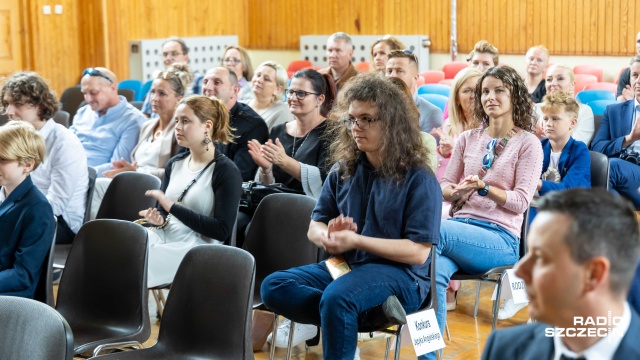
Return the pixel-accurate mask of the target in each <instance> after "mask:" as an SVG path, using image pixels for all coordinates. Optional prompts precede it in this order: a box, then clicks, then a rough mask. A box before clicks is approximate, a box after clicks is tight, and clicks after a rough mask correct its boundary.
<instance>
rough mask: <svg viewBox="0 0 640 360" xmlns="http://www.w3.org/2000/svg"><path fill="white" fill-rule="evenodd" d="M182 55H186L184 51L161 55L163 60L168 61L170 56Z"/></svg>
mask: <svg viewBox="0 0 640 360" xmlns="http://www.w3.org/2000/svg"><path fill="white" fill-rule="evenodd" d="M180 55H184V53H183V52H182V51H181V52H177V51H171V52H163V53H161V54H160V57H161V58H163V59H166V58H168V57H169V56H172V57H178V56H180Z"/></svg>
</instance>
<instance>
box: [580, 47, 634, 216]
mask: <svg viewBox="0 0 640 360" xmlns="http://www.w3.org/2000/svg"><path fill="white" fill-rule="evenodd" d="M629 69H630V70H631V71H630V82H631V89H632V90H633V93H634V98H633V99H631V100H629V101H625V102H622V103H618V104H613V105H609V106H607V109H606V110H605V112H604V116H603V117H602V121H601V122H600V127H599V128H598V129H597V131H596V135H595V137H594V138H593V141H591V150H593V151H597V152H601V153H603V154H605V155H607V156H608V157H609V158H610V160H609V168H610V178H609V185H610V187H611V188H612V189H614V190H616V191H617V192H619V193H620V194H621V195H622V196H624V197H626V198H628V199H629V200H631V201H633V205H635V207H636V209H638V210H640V193H638V188H639V187H640V166H638V164H639V163H640V141H638V140H640V121H638V118H640V55H637V56H635V57H634V58H633V59H631V66H630V67H629Z"/></svg>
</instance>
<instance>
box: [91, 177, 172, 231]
mask: <svg viewBox="0 0 640 360" xmlns="http://www.w3.org/2000/svg"><path fill="white" fill-rule="evenodd" d="M160 184H161V182H160V179H159V178H158V177H156V176H153V175H150V174H145V173H139V172H135V171H126V172H122V173H120V174H118V175H116V176H114V177H113V180H112V181H111V183H109V187H108V188H107V191H106V192H105V194H104V198H103V199H102V204H100V209H98V214H97V215H96V219H119V220H127V221H135V220H138V219H140V215H138V212H140V210H145V209H148V208H150V207H155V206H156V199H154V198H152V197H150V196H146V195H145V193H146V192H147V190H157V189H160Z"/></svg>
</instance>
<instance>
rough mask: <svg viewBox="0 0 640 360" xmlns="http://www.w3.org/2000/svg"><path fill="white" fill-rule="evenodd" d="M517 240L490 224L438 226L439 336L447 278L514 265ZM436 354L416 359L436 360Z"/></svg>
mask: <svg viewBox="0 0 640 360" xmlns="http://www.w3.org/2000/svg"><path fill="white" fill-rule="evenodd" d="M519 245H520V239H519V238H518V237H517V236H515V235H514V234H512V233H511V232H509V231H508V230H506V229H504V228H503V227H501V226H499V225H496V224H494V223H491V222H487V221H481V220H475V219H468V218H451V219H448V220H445V221H442V223H441V224H440V243H438V246H437V247H436V253H437V254H438V257H437V260H436V261H437V264H436V283H437V294H438V311H437V313H436V318H437V320H438V326H440V333H441V334H444V326H445V324H446V322H447V296H446V289H447V284H449V279H450V278H451V275H453V274H454V273H455V272H457V271H458V270H462V271H464V272H466V273H469V274H478V273H482V272H485V271H487V270H489V269H491V268H494V267H497V266H504V265H512V264H515V263H516V262H517V261H518V259H519ZM435 358H436V356H435V353H428V354H425V355H423V356H419V357H418V359H435Z"/></svg>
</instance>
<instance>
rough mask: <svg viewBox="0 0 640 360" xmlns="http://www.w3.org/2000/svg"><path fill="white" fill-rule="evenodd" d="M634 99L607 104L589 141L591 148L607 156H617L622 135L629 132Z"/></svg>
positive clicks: (622, 138) (620, 148)
mask: <svg viewBox="0 0 640 360" xmlns="http://www.w3.org/2000/svg"><path fill="white" fill-rule="evenodd" d="M633 103H634V100H633V99H632V100H629V101H625V102H622V103H617V104H613V105H609V106H607V108H606V109H605V111H604V116H602V120H601V121H600V127H599V128H598V129H596V135H595V136H594V137H593V140H592V141H591V150H593V151H597V152H601V153H603V154H605V155H607V156H608V157H610V158H612V157H618V156H620V152H622V150H623V147H622V143H623V142H624V137H625V136H626V135H627V134H629V133H630V132H631V125H632V124H633Z"/></svg>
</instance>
